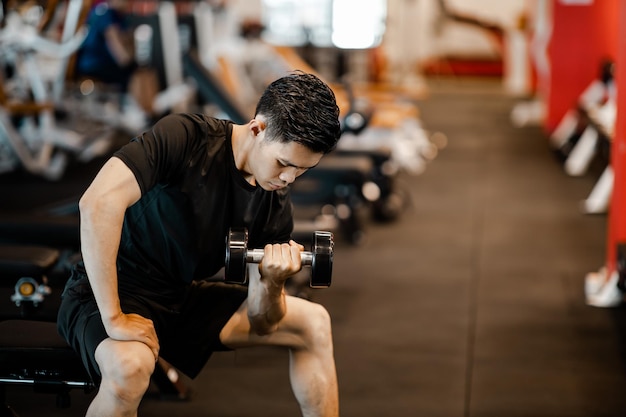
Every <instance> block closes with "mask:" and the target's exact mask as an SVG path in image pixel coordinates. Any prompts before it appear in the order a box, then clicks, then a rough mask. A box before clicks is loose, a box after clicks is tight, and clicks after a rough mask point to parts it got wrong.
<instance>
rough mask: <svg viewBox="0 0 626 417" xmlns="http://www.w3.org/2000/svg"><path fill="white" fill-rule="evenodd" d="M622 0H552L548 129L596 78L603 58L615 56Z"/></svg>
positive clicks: (553, 126)
mask: <svg viewBox="0 0 626 417" xmlns="http://www.w3.org/2000/svg"><path fill="white" fill-rule="evenodd" d="M622 3H623V2H622V0H594V1H593V2H591V4H589V5H566V4H563V3H562V2H561V1H560V0H553V2H552V25H553V26H552V36H551V39H550V44H549V46H548V57H549V60H550V66H551V71H550V81H549V90H550V91H549V92H548V94H547V103H546V104H547V110H548V112H547V115H546V116H547V117H546V124H545V127H546V129H547V130H548V131H549V132H551V131H552V130H553V129H554V128H555V127H556V125H557V124H558V123H559V121H560V120H561V118H562V117H563V115H564V114H565V113H566V112H567V110H569V109H571V108H572V107H573V106H574V105H575V104H576V101H577V99H578V97H579V96H580V94H581V93H582V91H583V90H584V89H585V88H587V86H588V85H589V84H590V83H591V82H592V81H593V80H594V79H596V78H597V76H598V74H599V69H600V64H601V62H602V60H603V59H605V58H610V59H613V60H615V59H616V54H617V41H618V28H619V10H620V5H621V4H622Z"/></svg>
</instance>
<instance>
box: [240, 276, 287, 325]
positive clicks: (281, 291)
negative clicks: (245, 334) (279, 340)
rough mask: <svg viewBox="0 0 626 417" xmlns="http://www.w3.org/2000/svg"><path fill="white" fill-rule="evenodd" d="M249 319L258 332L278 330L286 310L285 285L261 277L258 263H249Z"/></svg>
mask: <svg viewBox="0 0 626 417" xmlns="http://www.w3.org/2000/svg"><path fill="white" fill-rule="evenodd" d="M248 273H249V284H248V319H249V320H250V327H251V328H252V330H253V331H254V332H255V333H257V334H260V335H262V334H268V333H271V332H273V331H274V330H276V328H277V326H278V322H280V320H282V318H283V317H284V316H285V312H286V303H285V288H284V285H283V284H282V283H281V284H276V283H275V282H273V281H272V280H270V279H269V278H263V277H261V274H260V273H259V268H258V266H257V265H249V269H248Z"/></svg>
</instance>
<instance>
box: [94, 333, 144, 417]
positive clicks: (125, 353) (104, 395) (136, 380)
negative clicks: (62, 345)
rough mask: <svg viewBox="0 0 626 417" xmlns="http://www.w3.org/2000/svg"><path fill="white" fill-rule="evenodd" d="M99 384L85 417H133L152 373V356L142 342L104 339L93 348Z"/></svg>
mask: <svg viewBox="0 0 626 417" xmlns="http://www.w3.org/2000/svg"><path fill="white" fill-rule="evenodd" d="M96 361H97V362H98V366H99V367H100V371H101V372H102V382H101V383H100V388H99V390H98V393H97V394H96V396H95V398H94V399H93V401H92V402H91V404H90V406H89V409H88V410H87V415H86V417H136V416H137V409H138V408H139V403H140V402H141V399H142V398H143V395H144V394H145V393H146V390H147V389H148V387H149V385H150V377H151V375H152V373H153V372H154V367H155V362H154V354H153V353H152V351H151V350H150V348H148V346H147V345H145V344H144V343H141V342H134V341H133V342H130V341H117V340H113V339H105V340H104V341H103V342H102V343H100V345H98V348H97V349H96Z"/></svg>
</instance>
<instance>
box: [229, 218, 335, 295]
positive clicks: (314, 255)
mask: <svg viewBox="0 0 626 417" xmlns="http://www.w3.org/2000/svg"><path fill="white" fill-rule="evenodd" d="M333 248H334V240H333V234H332V233H331V232H323V231H316V232H315V233H314V236H313V251H312V252H300V255H301V257H302V265H309V266H311V279H310V282H309V285H310V286H311V288H326V287H329V286H330V283H331V280H332V272H333ZM263 255H264V251H263V249H248V230H247V229H245V228H242V229H230V230H229V231H228V236H227V238H226V262H225V275H226V281H227V282H232V283H236V284H245V283H246V281H247V271H248V268H247V264H248V263H255V264H258V263H261V261H262V260H263Z"/></svg>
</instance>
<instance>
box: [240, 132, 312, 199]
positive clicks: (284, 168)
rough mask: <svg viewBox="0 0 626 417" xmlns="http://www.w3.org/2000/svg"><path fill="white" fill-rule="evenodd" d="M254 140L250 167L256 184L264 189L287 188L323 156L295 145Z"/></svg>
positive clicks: (262, 139)
mask: <svg viewBox="0 0 626 417" xmlns="http://www.w3.org/2000/svg"><path fill="white" fill-rule="evenodd" d="M263 135H264V134H263ZM258 139H259V140H258V141H257V143H256V146H255V150H254V157H253V159H252V161H250V162H251V163H250V165H251V167H252V174H253V175H254V179H255V181H256V183H257V185H258V186H259V187H261V188H263V189H264V190H268V191H272V190H278V189H280V188H284V187H286V186H288V185H289V184H291V183H292V182H294V181H295V179H296V178H297V177H299V176H300V175H302V174H304V173H305V172H306V171H307V169H310V168H313V167H315V166H316V165H317V164H318V163H319V161H320V160H321V159H322V156H323V154H321V153H316V152H313V151H311V150H309V149H308V148H307V147H305V146H303V145H300V144H299V143H295V142H288V143H282V142H279V141H269V140H267V139H266V138H265V137H259V138H258Z"/></svg>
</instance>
